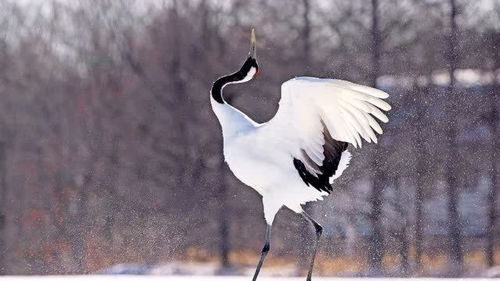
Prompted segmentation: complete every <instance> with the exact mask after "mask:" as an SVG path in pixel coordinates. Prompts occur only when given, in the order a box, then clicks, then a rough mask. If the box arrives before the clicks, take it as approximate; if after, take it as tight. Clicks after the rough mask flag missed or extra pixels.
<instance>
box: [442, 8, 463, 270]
mask: <svg viewBox="0 0 500 281" xmlns="http://www.w3.org/2000/svg"><path fill="white" fill-rule="evenodd" d="M448 3H449V9H450V10H449V11H450V12H449V15H448V20H449V33H448V34H447V49H446V58H447V68H448V75H449V84H448V87H447V97H448V98H447V104H446V114H447V126H446V141H447V144H448V152H447V153H448V156H447V161H446V181H447V189H446V196H447V199H448V206H447V208H448V210H447V211H448V227H449V228H448V231H449V245H450V256H449V258H450V260H449V261H450V266H451V269H450V270H451V271H450V274H451V275H452V276H460V275H461V274H462V272H463V248H462V247H463V240H462V234H461V219H460V214H459V207H458V197H459V193H460V187H461V186H460V184H459V182H458V181H457V176H456V173H457V171H458V169H457V164H458V159H457V156H458V155H459V149H460V148H459V144H458V142H457V139H456V135H457V128H456V126H455V120H456V117H457V110H458V109H457V105H456V100H457V97H456V95H458V92H456V91H455V83H456V79H455V71H456V70H457V64H458V60H459V54H458V46H457V40H458V38H457V36H458V27H457V14H458V7H457V2H456V1H455V0H449V2H448Z"/></svg>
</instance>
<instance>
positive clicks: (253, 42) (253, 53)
mask: <svg viewBox="0 0 500 281" xmlns="http://www.w3.org/2000/svg"><path fill="white" fill-rule="evenodd" d="M248 55H249V56H250V57H252V58H254V59H255V58H257V39H255V28H252V35H250V52H249V53H248Z"/></svg>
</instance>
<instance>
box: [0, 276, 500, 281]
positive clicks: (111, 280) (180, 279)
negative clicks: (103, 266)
mask: <svg viewBox="0 0 500 281" xmlns="http://www.w3.org/2000/svg"><path fill="white" fill-rule="evenodd" d="M0 280H2V281H63V280H71V281H249V280H251V277H250V276H175V275H172V276H144V275H77V276H71V275H63V276H4V277H0ZM271 280H273V281H299V280H300V281H304V280H305V277H293V278H287V277H264V276H263V277H261V278H259V281H271ZM313 280H315V281H355V280H356V281H383V280H390V281H403V280H427V281H439V280H443V281H446V280H448V281H449V280H475V281H480V280H485V281H486V280H499V279H487V278H475V279H465V278H460V279H449V278H410V279H405V278H340V277H338V278H337V277H313Z"/></svg>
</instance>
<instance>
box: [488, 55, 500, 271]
mask: <svg viewBox="0 0 500 281" xmlns="http://www.w3.org/2000/svg"><path fill="white" fill-rule="evenodd" d="M498 56H500V55H498ZM499 61H500V60H499ZM498 91H500V87H499V85H498V84H497V83H495V85H494V88H493V92H492V93H491V95H490V99H491V101H490V104H491V105H492V112H491V118H490V127H491V142H492V143H491V146H492V149H491V154H490V156H491V162H490V163H491V167H490V179H491V186H490V190H489V192H488V233H487V246H486V259H487V262H488V266H494V265H495V223H496V218H497V214H496V206H497V197H498V188H499V186H498V173H499V172H500V171H499V170H498V157H499V155H498V149H500V136H499V134H498V125H499V124H498V108H497V105H498V103H497V101H498Z"/></svg>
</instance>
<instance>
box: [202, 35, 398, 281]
mask: <svg viewBox="0 0 500 281" xmlns="http://www.w3.org/2000/svg"><path fill="white" fill-rule="evenodd" d="M255 44H256V40H255V32H254V31H253V30H252V38H251V48H250V53H249V57H248V58H247V60H246V61H245V63H244V64H243V66H242V67H241V69H240V70H239V71H237V72H235V73H233V74H230V75H227V76H223V77H221V78H219V79H217V81H215V83H214V85H213V86H212V90H211V104H212V109H213V111H214V112H215V115H217V118H218V119H219V122H220V124H221V127H222V133H223V139H224V158H225V160H226V162H227V164H228V165H229V168H230V169H231V171H232V172H233V173H234V175H235V176H236V177H237V178H238V179H240V180H241V181H242V182H243V183H245V184H246V185H248V186H250V187H252V188H253V189H255V190H256V191H257V192H258V193H259V194H260V195H262V203H263V206H264V217H265V219H266V222H267V228H266V235H265V244H264V248H263V249H262V255H261V258H260V261H259V264H258V265H257V269H256V270H255V274H254V277H253V281H255V280H256V279H257V276H258V274H259V271H260V268H261V266H262V264H263V261H264V259H265V257H266V255H267V252H268V251H269V248H270V232H271V225H272V223H273V220H274V217H275V215H276V213H277V212H278V211H279V209H280V208H281V207H283V206H286V207H288V208H289V209H291V210H293V211H294V212H296V213H300V214H302V215H303V216H304V218H306V219H307V220H308V221H310V222H311V223H312V224H313V226H314V227H315V230H316V244H315V246H314V251H313V256H312V260H311V264H310V267H309V271H308V275H307V280H308V281H310V280H311V275H312V270H313V265H314V257H315V256H316V251H317V247H318V241H319V238H320V236H321V233H322V230H323V228H322V227H321V225H320V224H319V223H317V222H316V221H315V220H314V219H313V218H312V217H311V216H310V215H309V214H307V213H305V212H304V211H303V210H302V205H303V204H304V203H306V202H309V201H315V200H320V199H322V198H323V196H325V195H328V194H329V193H330V191H332V186H331V184H332V183H333V181H334V180H335V179H337V178H338V177H339V176H340V175H341V174H342V173H343V172H344V170H345V169H346V168H347V166H348V165H349V161H350V159H351V153H349V151H347V146H348V144H349V143H350V144H352V145H353V146H354V147H361V145H362V141H361V139H362V138H363V139H364V140H365V141H367V142H372V141H373V142H377V136H376V134H375V133H378V134H382V128H381V127H380V125H379V124H378V122H377V120H376V119H375V118H377V119H378V120H379V121H382V122H388V118H387V116H386V115H385V114H384V113H383V112H382V110H384V111H387V110H390V109H391V106H390V105H389V104H388V103H386V102H385V101H383V100H382V99H385V98H387V97H388V96H389V95H388V94H387V93H385V92H383V91H381V90H377V89H374V88H370V87H366V86H362V85H358V84H354V83H351V82H347V81H343V80H335V79H319V78H313V77H298V78H294V79H291V80H289V81H287V82H285V83H283V84H282V86H281V101H280V104H279V109H278V111H277V112H276V115H275V116H274V117H273V118H272V119H271V120H269V121H268V122H266V123H262V124H259V123H256V122H254V121H253V120H252V119H251V118H249V117H248V116H246V115H245V114H244V113H243V112H241V111H239V110H238V109H236V108H234V107H232V106H231V105H230V104H228V103H227V102H225V100H224V98H223V95H222V90H223V88H224V87H225V86H226V85H228V84H232V83H242V82H247V81H250V80H251V79H252V78H254V77H255V75H257V73H258V65H257V60H256V45H255Z"/></svg>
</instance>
